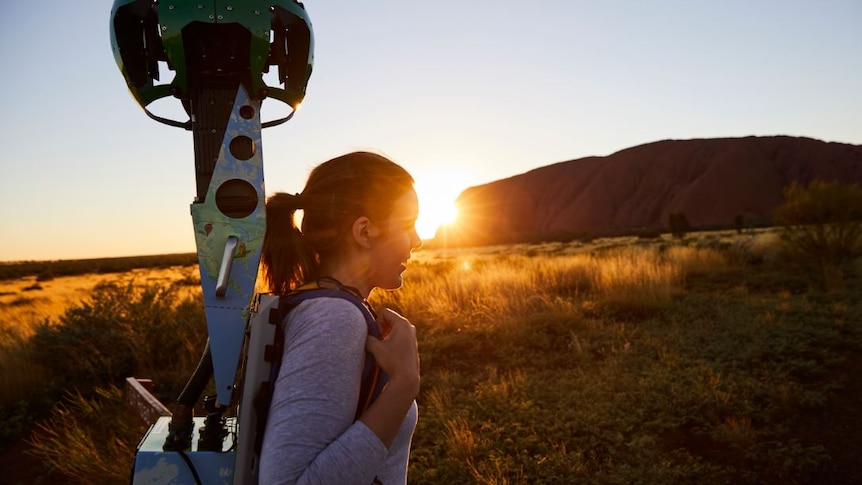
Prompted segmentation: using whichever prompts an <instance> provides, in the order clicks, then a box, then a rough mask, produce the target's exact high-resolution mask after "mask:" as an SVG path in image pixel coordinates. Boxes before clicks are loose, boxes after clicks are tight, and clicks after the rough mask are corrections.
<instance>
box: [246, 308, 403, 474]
mask: <svg viewBox="0 0 862 485" xmlns="http://www.w3.org/2000/svg"><path fill="white" fill-rule="evenodd" d="M367 334H368V330H367V326H366V322H365V317H364V316H363V315H362V313H361V312H360V310H359V309H358V308H356V307H355V306H354V305H353V304H352V303H351V302H349V301H346V300H343V299H339V298H325V297H321V298H315V299H312V300H307V301H305V302H302V303H300V304H299V305H298V306H297V307H296V309H295V310H294V311H292V312H291V313H290V315H289V317H288V322H287V327H286V329H285V346H284V356H283V359H282V364H281V368H280V370H279V375H278V379H277V380H276V384H275V389H274V393H273V399H272V405H271V406H270V411H269V419H268V421H267V425H266V430H265V433H264V440H263V448H262V450H261V458H260V473H259V477H260V479H259V482H260V483H261V485H268V484H354V483H355V484H360V485H368V484H370V483H371V482H372V481H373V480H374V477H375V474H376V473H377V472H378V470H379V469H380V468H381V466H382V465H383V463H384V461H385V460H386V456H387V453H388V450H387V449H386V447H385V446H384V445H383V443H382V442H381V441H380V439H379V438H378V437H377V435H375V434H374V432H373V431H371V430H370V429H369V428H368V427H367V426H365V424H363V423H362V422H360V421H357V422H354V421H353V419H354V415H355V414H356V404H357V401H358V399H359V388H360V380H361V375H362V369H363V367H364V363H365V339H366V336H367Z"/></svg>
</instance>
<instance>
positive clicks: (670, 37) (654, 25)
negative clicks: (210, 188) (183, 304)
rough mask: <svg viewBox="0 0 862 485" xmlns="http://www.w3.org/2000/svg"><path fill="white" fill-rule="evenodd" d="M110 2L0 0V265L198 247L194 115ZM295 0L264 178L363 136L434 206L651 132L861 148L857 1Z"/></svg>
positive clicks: (293, 173)
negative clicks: (179, 121)
mask: <svg viewBox="0 0 862 485" xmlns="http://www.w3.org/2000/svg"><path fill="white" fill-rule="evenodd" d="M163 3H165V2H163ZM111 5H112V2H111V1H110V0H87V1H80V2H70V1H65V0H64V1H61V0H48V1H43V2H24V1H19V2H14V3H13V2H6V5H5V6H4V7H3V15H0V60H2V78H3V81H2V83H3V84H2V90H0V105H2V107H3V114H2V120H0V147H2V149H0V164H2V171H0V261H15V260H47V259H78V258H99V257H112V256H135V255H146V254H165V253H175V252H194V251H195V245H194V235H193V231H192V227H191V218H190V216H189V204H190V203H191V201H192V198H193V197H194V192H195V182H194V164H193V160H194V155H193V147H192V136H191V133H190V132H186V131H184V130H181V129H177V128H170V127H167V126H163V125H160V124H158V123H156V122H154V121H151V120H150V119H149V118H147V117H146V116H145V115H144V113H143V111H142V110H141V109H140V108H139V107H138V105H137V104H136V103H135V102H134V100H133V99H132V97H131V95H130V94H129V93H128V91H127V89H126V87H125V83H124V80H123V78H122V75H121V74H120V72H119V70H118V69H117V67H116V65H115V63H114V60H113V56H112V54H111V48H110V39H109V31H108V22H109V16H110V10H111ZM305 5H306V9H307V11H308V12H309V15H310V17H311V20H312V23H313V25H314V33H315V42H316V49H315V63H314V73H313V75H312V77H311V81H310V83H309V87H308V95H307V97H306V99H305V102H304V103H303V106H302V109H301V110H300V112H299V113H298V114H297V115H296V117H295V118H294V119H293V120H291V121H290V122H288V123H287V124H284V125H281V126H278V127H275V128H270V129H267V130H264V132H263V154H264V164H265V169H266V185H267V192H270V193H271V192H273V191H289V192H297V191H299V190H301V189H302V186H303V184H304V182H305V179H306V177H307V174H308V171H309V169H310V168H311V167H313V166H314V165H316V164H318V163H320V162H323V161H325V160H327V159H329V158H331V157H333V156H337V155H340V154H343V153H345V152H348V151H352V150H357V149H363V150H372V151H376V152H379V153H383V154H385V155H388V156H390V157H391V158H393V159H395V160H396V161H398V162H399V163H401V164H402V165H404V166H405V167H406V168H407V169H408V170H410V171H411V172H412V173H413V174H414V176H415V178H416V179H417V181H418V185H419V187H418V189H419V192H420V204H422V205H423V206H424V208H421V209H420V211H421V213H425V214H427V215H428V216H427V217H428V218H429V219H431V218H432V217H434V214H435V213H436V211H435V210H434V209H435V208H437V207H443V206H445V205H447V204H451V201H452V200H453V199H454V197H455V196H457V194H458V193H459V192H460V191H461V190H462V189H464V188H466V187H468V186H471V185H477V184H480V183H485V182H490V181H493V180H498V179H501V178H505V177H509V176H512V175H516V174H519V173H523V172H526V171H528V170H531V169H533V168H537V167H541V166H544V165H549V164H552V163H555V162H559V161H564V160H571V159H575V158H581V157H585V156H590V155H609V154H611V153H613V152H616V151H618V150H621V149H624V148H628V147H630V146H634V145H639V144H642V143H648V142H652V141H656V140H661V139H668V138H673V139H685V138H711V137H725V136H748V135H794V136H808V137H812V138H818V139H822V140H826V141H838V142H845V143H854V144H862V28H860V25H862V1H860V0H818V1H796V0H772V1H767V0H760V1H750V0H730V1H721V2H716V1H692V0H677V1H669V0H654V1H645V0H629V1H612V0H609V1H596V0H590V1H581V0H536V1H534V2H527V1H517V2H516V1H511V0H470V1H457V2H456V1H446V0H438V1H433V2H429V1H418V0H374V1H367V2H362V1H356V0H349V1H348V0H327V1H324V0H307V1H306V2H305ZM162 103H165V101H163V102H162ZM167 103H168V105H165V104H159V105H156V106H154V110H156V111H158V110H159V109H160V108H161V109H162V111H161V112H162V113H169V112H171V110H172V109H174V108H178V106H179V102H178V101H175V100H170V101H167ZM171 103H175V105H171ZM269 104H272V105H275V103H274V102H272V101H270V102H269ZM267 106H268V103H267V102H266V101H265V102H264V110H265V111H264V116H266V115H267V112H266V110H267ZM421 213H420V215H421ZM420 222H421V221H420ZM432 222H433V221H432ZM423 232H424V234H423V236H430V235H431V234H430V233H433V230H429V229H427V228H423ZM429 232H430V233H429Z"/></svg>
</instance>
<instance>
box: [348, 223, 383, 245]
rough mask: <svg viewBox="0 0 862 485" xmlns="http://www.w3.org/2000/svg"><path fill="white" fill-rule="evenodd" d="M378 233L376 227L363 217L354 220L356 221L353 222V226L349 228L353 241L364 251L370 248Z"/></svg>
mask: <svg viewBox="0 0 862 485" xmlns="http://www.w3.org/2000/svg"><path fill="white" fill-rule="evenodd" d="M378 232H379V229H378V228H377V226H375V225H374V223H373V222H371V219H369V218H367V217H365V216H362V217H358V218H356V220H355V221H353V226H351V235H352V236H353V241H354V242H356V244H358V245H359V246H360V247H363V248H365V249H370V248H371V242H372V240H373V239H374V238H376V237H377V236H378Z"/></svg>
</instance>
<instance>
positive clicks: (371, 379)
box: [270, 283, 389, 420]
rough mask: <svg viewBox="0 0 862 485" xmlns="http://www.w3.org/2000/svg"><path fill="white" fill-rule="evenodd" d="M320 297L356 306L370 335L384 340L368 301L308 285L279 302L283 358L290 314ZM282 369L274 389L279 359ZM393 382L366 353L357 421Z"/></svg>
mask: <svg viewBox="0 0 862 485" xmlns="http://www.w3.org/2000/svg"><path fill="white" fill-rule="evenodd" d="M320 297H328V298H341V299H343V300H347V301H349V302H351V303H353V304H354V305H355V306H356V307H357V308H358V309H359V311H360V312H362V316H364V317H365V323H366V325H367V327H368V334H369V335H371V336H373V337H376V338H382V337H381V333H380V327H379V326H378V324H377V315H376V314H375V313H374V310H372V309H371V307H370V306H368V305H367V304H366V302H365V301H363V300H362V299H360V298H359V297H358V296H356V295H355V294H353V293H352V292H351V291H348V290H347V289H342V288H339V287H321V286H320V284H319V283H312V284H310V285H305V286H303V287H300V288H298V289H297V290H295V291H292V292H290V293H288V294H287V295H286V296H285V297H283V298H282V299H281V300H280V301H279V305H278V314H279V315H278V317H277V318H278V322H280V324H279V325H278V326H277V327H276V328H277V329H278V328H281V332H278V330H277V331H276V332H277V333H281V335H276V337H275V338H276V339H277V340H278V339H280V340H278V341H277V342H276V344H278V345H279V346H280V347H281V348H280V349H278V350H279V351H280V354H283V353H284V333H283V332H284V328H283V327H284V322H285V319H286V318H287V314H288V313H290V311H291V310H293V309H294V308H296V307H297V306H298V305H299V304H300V303H302V302H303V301H305V300H310V299H313V298H320ZM278 364H279V365H273V367H272V368H273V369H274V373H273V374H271V378H270V382H271V383H272V385H273V386H274V385H275V379H276V378H277V377H278V371H279V369H280V367H281V366H280V364H281V358H279V359H278ZM388 381H389V376H388V375H387V374H386V373H385V372H383V371H382V370H380V367H379V366H378V365H377V361H376V360H375V359H374V356H373V355H371V353H369V352H367V351H366V352H365V366H364V367H363V369H362V381H361V385H360V387H359V400H358V401H357V404H356V414H355V415H354V420H356V419H359V416H361V415H362V413H363V412H365V410H366V409H368V407H369V406H371V404H372V403H373V402H374V401H375V400H376V399H377V397H378V396H379V395H380V393H381V391H383V388H384V387H385V386H386V383H387V382H388Z"/></svg>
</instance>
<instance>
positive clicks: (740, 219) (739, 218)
mask: <svg viewBox="0 0 862 485" xmlns="http://www.w3.org/2000/svg"><path fill="white" fill-rule="evenodd" d="M733 225H734V226H736V233H737V234H742V230H743V229H745V216H744V215H742V214H737V215H736V216H735V217H734V218H733Z"/></svg>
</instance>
